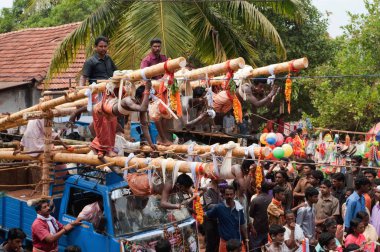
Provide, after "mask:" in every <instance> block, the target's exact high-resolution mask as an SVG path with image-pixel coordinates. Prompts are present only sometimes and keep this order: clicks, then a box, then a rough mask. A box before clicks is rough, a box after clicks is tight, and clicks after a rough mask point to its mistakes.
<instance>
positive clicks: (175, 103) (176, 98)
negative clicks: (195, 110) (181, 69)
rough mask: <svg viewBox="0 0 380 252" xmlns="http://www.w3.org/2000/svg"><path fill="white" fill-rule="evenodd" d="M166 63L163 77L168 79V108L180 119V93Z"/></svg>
mask: <svg viewBox="0 0 380 252" xmlns="http://www.w3.org/2000/svg"><path fill="white" fill-rule="evenodd" d="M167 63H168V61H165V64H164V69H165V75H167V76H168V77H169V79H168V86H169V89H170V92H169V106H170V108H171V109H172V110H174V111H176V113H177V116H179V117H182V104H181V92H180V89H179V85H178V82H177V80H176V79H175V78H174V72H170V71H169V69H168V65H167ZM166 103H167V102H166Z"/></svg>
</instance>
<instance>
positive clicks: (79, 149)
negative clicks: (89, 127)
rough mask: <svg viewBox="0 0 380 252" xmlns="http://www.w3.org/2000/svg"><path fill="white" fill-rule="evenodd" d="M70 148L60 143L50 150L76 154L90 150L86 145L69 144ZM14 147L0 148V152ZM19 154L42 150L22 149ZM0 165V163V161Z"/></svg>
mask: <svg viewBox="0 0 380 252" xmlns="http://www.w3.org/2000/svg"><path fill="white" fill-rule="evenodd" d="M70 147H71V148H72V151H68V150H66V149H65V147H63V146H62V145H58V146H54V148H53V149H52V150H51V151H52V152H54V153H56V152H62V153H77V154H86V153H89V152H90V150H91V149H90V147H88V145H70ZM15 150H16V149H15V148H0V152H2V151H12V152H14V151H15ZM20 153H21V154H32V153H43V151H26V152H24V151H22V152H20ZM0 165H1V163H0Z"/></svg>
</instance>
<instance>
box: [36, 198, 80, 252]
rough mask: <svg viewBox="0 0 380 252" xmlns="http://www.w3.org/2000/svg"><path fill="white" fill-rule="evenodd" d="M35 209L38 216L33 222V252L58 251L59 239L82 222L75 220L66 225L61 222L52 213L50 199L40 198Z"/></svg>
mask: <svg viewBox="0 0 380 252" xmlns="http://www.w3.org/2000/svg"><path fill="white" fill-rule="evenodd" d="M35 209H36V212H37V218H36V219H35V220H34V222H33V224H32V239H33V252H45V251H46V252H47V251H48V252H58V239H59V238H61V236H62V235H64V234H65V233H67V232H69V231H70V230H71V229H73V228H74V227H75V226H78V225H80V224H81V222H80V221H79V220H75V221H74V222H71V223H69V224H67V225H65V226H64V225H62V224H61V223H59V222H58V221H57V220H56V219H55V218H54V217H53V216H51V215H50V212H51V211H50V205H49V200H40V201H39V202H37V204H36V206H35Z"/></svg>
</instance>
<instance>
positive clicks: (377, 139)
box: [375, 131, 380, 142]
mask: <svg viewBox="0 0 380 252" xmlns="http://www.w3.org/2000/svg"><path fill="white" fill-rule="evenodd" d="M375 138H376V141H378V142H380V131H379V132H377V134H376V137H375Z"/></svg>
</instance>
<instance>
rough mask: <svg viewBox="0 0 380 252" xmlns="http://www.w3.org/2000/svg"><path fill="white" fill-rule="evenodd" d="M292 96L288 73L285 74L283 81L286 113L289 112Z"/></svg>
mask: <svg viewBox="0 0 380 252" xmlns="http://www.w3.org/2000/svg"><path fill="white" fill-rule="evenodd" d="M291 98H292V79H290V73H289V74H288V75H287V78H286V82H285V101H286V104H288V113H289V114H290V101H291Z"/></svg>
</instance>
